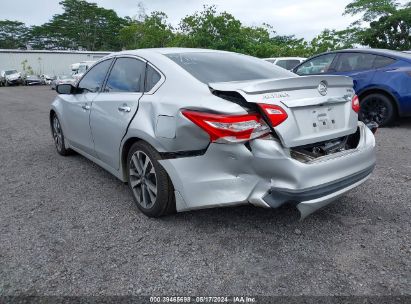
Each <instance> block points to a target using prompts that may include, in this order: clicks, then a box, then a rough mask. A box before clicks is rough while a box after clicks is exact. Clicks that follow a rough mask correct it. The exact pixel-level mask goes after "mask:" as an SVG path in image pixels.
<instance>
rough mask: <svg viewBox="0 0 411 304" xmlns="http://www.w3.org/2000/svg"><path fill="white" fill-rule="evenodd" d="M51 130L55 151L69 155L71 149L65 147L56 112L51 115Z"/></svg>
mask: <svg viewBox="0 0 411 304" xmlns="http://www.w3.org/2000/svg"><path fill="white" fill-rule="evenodd" d="M51 132H52V134H53V139H54V144H55V146H56V150H57V153H58V154H60V155H63V156H66V155H69V154H70V152H71V151H70V149H66V146H65V143H64V134H63V129H62V128H61V125H60V121H59V119H58V117H57V115H56V114H54V115H53V118H52V120H51Z"/></svg>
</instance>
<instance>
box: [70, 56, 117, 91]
mask: <svg viewBox="0 0 411 304" xmlns="http://www.w3.org/2000/svg"><path fill="white" fill-rule="evenodd" d="M112 61H113V60H112V59H109V60H105V61H102V62H100V63H97V64H96V65H94V66H93V67H92V68H91V69H90V70H89V71H88V73H87V74H86V75H84V77H83V78H82V79H81V81H80V83H79V85H78V88H79V89H82V90H84V91H87V92H92V93H96V92H98V91H99V90H100V88H101V86H102V85H103V82H104V78H106V74H107V71H108V69H109V67H110V65H111V62H112Z"/></svg>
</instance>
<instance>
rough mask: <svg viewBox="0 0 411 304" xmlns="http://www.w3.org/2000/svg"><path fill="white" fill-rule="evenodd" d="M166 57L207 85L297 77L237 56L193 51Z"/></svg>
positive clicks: (274, 67) (271, 66)
mask: <svg viewBox="0 0 411 304" xmlns="http://www.w3.org/2000/svg"><path fill="white" fill-rule="evenodd" d="M165 56H167V57H168V58H170V59H171V60H173V61H174V62H175V63H177V64H178V65H179V66H181V67H182V68H183V69H185V70H186V71H187V72H189V73H190V74H191V75H193V76H194V77H195V78H197V79H198V80H200V81H201V82H204V83H206V84H208V83H210V82H225V81H242V80H255V79H272V78H286V77H292V76H295V74H293V73H291V72H288V71H286V70H284V69H282V68H279V67H276V66H275V65H273V64H271V63H269V62H266V61H265V60H262V59H258V58H255V57H251V56H246V55H241V54H235V53H217V52H203V53H202V52H193V53H174V54H166V55H165Z"/></svg>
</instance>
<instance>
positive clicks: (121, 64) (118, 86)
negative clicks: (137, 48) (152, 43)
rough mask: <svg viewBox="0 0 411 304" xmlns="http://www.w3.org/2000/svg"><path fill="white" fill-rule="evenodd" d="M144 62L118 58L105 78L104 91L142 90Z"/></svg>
mask: <svg viewBox="0 0 411 304" xmlns="http://www.w3.org/2000/svg"><path fill="white" fill-rule="evenodd" d="M145 68H146V64H145V62H143V61H141V60H138V59H134V58H118V59H117V60H116V62H115V63H114V66H113V69H112V70H111V72H110V76H109V77H108V79H107V83H106V87H105V90H104V91H105V92H142V91H143V90H142V88H143V79H144V70H145Z"/></svg>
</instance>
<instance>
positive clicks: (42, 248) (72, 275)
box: [0, 87, 411, 296]
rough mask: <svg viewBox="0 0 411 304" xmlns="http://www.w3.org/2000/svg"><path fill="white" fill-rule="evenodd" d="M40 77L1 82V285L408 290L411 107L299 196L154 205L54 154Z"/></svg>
mask: <svg viewBox="0 0 411 304" xmlns="http://www.w3.org/2000/svg"><path fill="white" fill-rule="evenodd" d="M54 96H55V93H54V92H52V91H51V90H50V89H49V88H48V87H33V88H25V87H9V88H0V295H22V294H24V295H28V294H31V295H66V296H68V295H129V294H133V295H137V294H142V295H155V296H158V295H239V294H240V295H244V294H249V295H301V294H304V295H407V294H408V295H409V294H410V293H411V283H410V278H411V229H410V228H411V227H410V226H411V224H410V218H411V119H404V120H402V121H401V122H400V124H399V125H398V126H396V127H392V128H386V129H380V130H379V131H378V133H377V145H378V165H377V168H376V170H375V173H374V174H373V176H372V177H371V178H370V179H369V180H368V181H367V182H366V183H365V184H364V185H362V186H361V187H359V188H357V189H355V190H353V191H352V192H350V193H349V194H346V195H345V196H343V197H342V198H341V199H339V200H338V201H337V202H336V203H334V204H332V205H329V206H327V207H326V208H324V209H322V210H320V211H319V212H317V213H315V214H314V215H312V216H310V217H308V218H307V219H306V220H304V221H302V222H300V221H298V216H299V214H298V212H297V210H296V209H294V208H293V207H282V208H280V209H278V210H266V209H259V208H254V207H251V206H250V207H248V206H244V207H234V208H223V209H210V210H203V211H195V212H187V213H181V214H177V215H173V216H169V217H166V218H162V219H149V218H147V217H145V216H144V215H142V214H141V213H140V212H139V211H138V210H137V208H136V206H135V205H134V203H133V200H132V198H131V195H130V194H129V190H128V188H127V186H126V185H124V184H123V183H121V182H120V181H118V180H117V179H115V178H114V177H113V176H111V175H110V174H109V173H107V172H106V171H104V170H103V169H101V168H99V167H98V166H97V165H95V164H93V163H91V162H90V161H88V160H87V159H85V158H84V157H82V156H80V155H72V156H69V157H62V156H59V155H58V154H57V153H56V151H55V148H54V145H53V142H52V138H51V135H50V131H49V123H48V108H49V104H50V103H51V101H52V99H53V97H54Z"/></svg>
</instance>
